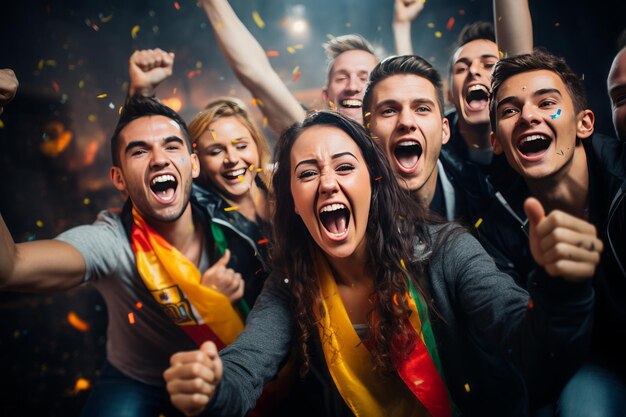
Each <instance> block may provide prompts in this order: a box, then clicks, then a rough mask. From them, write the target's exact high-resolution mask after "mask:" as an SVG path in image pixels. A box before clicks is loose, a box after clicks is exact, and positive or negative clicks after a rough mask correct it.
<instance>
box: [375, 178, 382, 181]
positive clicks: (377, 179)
mask: <svg viewBox="0 0 626 417" xmlns="http://www.w3.org/2000/svg"><path fill="white" fill-rule="evenodd" d="M382 179H383V177H376V178H374V181H380V180H382Z"/></svg>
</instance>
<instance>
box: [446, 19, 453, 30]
mask: <svg viewBox="0 0 626 417" xmlns="http://www.w3.org/2000/svg"><path fill="white" fill-rule="evenodd" d="M452 26H454V16H451V17H450V19H448V23H447V24H446V29H448V30H450V29H452Z"/></svg>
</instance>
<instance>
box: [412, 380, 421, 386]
mask: <svg viewBox="0 0 626 417" xmlns="http://www.w3.org/2000/svg"><path fill="white" fill-rule="evenodd" d="M422 383H424V380H422V379H417V380H415V381H413V385H415V386H418V385H421V384H422Z"/></svg>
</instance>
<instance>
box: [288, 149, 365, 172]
mask: <svg viewBox="0 0 626 417" xmlns="http://www.w3.org/2000/svg"><path fill="white" fill-rule="evenodd" d="M346 155H347V156H351V157H353V158H354V159H357V158H356V156H354V154H353V153H352V152H339V153H336V154H334V155H333V156H332V159H339V158H341V157H342V156H346ZM306 164H317V159H305V160H304V161H300V162H298V163H297V164H296V166H295V167H294V168H293V170H294V172H295V171H296V170H297V169H298V167H299V166H300V165H306Z"/></svg>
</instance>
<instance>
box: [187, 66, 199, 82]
mask: <svg viewBox="0 0 626 417" xmlns="http://www.w3.org/2000/svg"><path fill="white" fill-rule="evenodd" d="M200 74H202V70H199V69H195V70H191V71H189V72H188V73H187V78H188V79H190V80H191V79H192V78H193V77H195V76H196V75H200Z"/></svg>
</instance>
